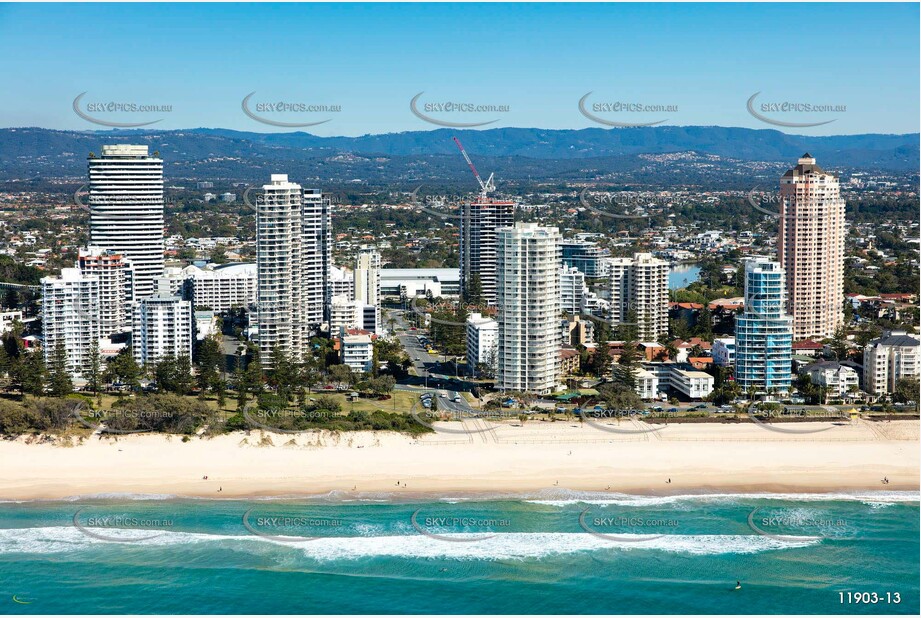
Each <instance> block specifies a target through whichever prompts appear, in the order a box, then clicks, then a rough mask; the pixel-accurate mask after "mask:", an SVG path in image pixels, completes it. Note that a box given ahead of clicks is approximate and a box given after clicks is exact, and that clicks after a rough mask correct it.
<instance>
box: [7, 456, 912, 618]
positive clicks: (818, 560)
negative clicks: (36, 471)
mask: <svg viewBox="0 0 921 618" xmlns="http://www.w3.org/2000/svg"><path fill="white" fill-rule="evenodd" d="M88 473H91V472H89V471H88ZM918 522H919V495H918V493H917V492H866V493H863V494H825V495H810V494H752V495H747V494H722V495H686V496H668V497H664V496H663V497H653V496H633V495H625V494H617V493H593V492H572V491H568V490H563V489H553V490H546V491H542V492H537V493H534V494H529V495H482V496H476V497H472V496H468V497H463V498H461V497H454V498H450V499H447V498H432V497H428V498H418V499H407V498H406V497H405V496H400V497H395V496H391V495H368V494H356V495H349V494H342V493H335V494H329V495H323V496H314V497H311V498H290V499H260V500H211V499H209V500H191V499H173V498H171V497H169V496H95V497H88V498H80V499H74V500H66V501H28V502H3V503H0V589H2V592H3V595H4V596H3V598H0V608H2V612H3V613H6V614H83V613H164V614H171V613H182V614H189V613H192V614H195V613H202V614H225V613H226V614H238V613H243V614H295V613H308V614H309V613H324V614H359V613H388V614H391V613H408V614H417V613H435V614H456V613H473V614H480V613H482V614H552V613H560V614H599V613H608V614H624V613H627V614H646V613H662V614H683V613H690V614H699V613H713V614H724V613H732V614H775V613H806V614H809V613H822V614H825V613H855V614H871V613H887V614H918V613H919V583H918V582H919V523H918ZM737 581H738V582H740V584H741V587H740V588H738V589H736V582H737Z"/></svg>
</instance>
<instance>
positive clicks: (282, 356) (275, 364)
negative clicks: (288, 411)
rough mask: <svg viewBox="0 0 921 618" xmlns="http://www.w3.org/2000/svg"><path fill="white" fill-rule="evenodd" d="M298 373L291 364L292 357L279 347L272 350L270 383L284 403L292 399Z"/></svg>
mask: <svg viewBox="0 0 921 618" xmlns="http://www.w3.org/2000/svg"><path fill="white" fill-rule="evenodd" d="M297 373H298V372H297V367H295V365H294V363H292V362H291V357H290V356H288V354H287V353H285V351H284V350H282V349H281V348H280V347H279V346H277V345H276V346H274V347H273V348H272V358H271V364H270V367H269V373H268V382H269V385H270V386H272V387H273V388H274V389H275V392H276V393H278V396H279V397H281V398H282V399H283V400H284V401H288V400H289V399H290V398H291V392H292V389H293V388H294V387H295V386H296V385H297V380H298V375H297Z"/></svg>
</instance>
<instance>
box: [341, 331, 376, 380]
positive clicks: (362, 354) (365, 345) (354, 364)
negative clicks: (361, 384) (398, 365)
mask: <svg viewBox="0 0 921 618" xmlns="http://www.w3.org/2000/svg"><path fill="white" fill-rule="evenodd" d="M340 355H341V359H342V364H343V365H348V366H349V367H351V368H352V369H353V370H354V371H362V372H368V371H371V369H372V364H373V362H374V342H373V341H372V340H371V335H346V336H344V337H342V340H341V347H340Z"/></svg>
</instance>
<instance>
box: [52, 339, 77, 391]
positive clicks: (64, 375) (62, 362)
mask: <svg viewBox="0 0 921 618" xmlns="http://www.w3.org/2000/svg"><path fill="white" fill-rule="evenodd" d="M48 380H49V384H48V386H49V388H48V390H49V393H50V394H51V396H52V397H66V396H67V395H70V394H71V393H72V392H74V383H73V380H72V379H71V377H70V372H69V371H68V370H67V348H66V347H64V342H63V341H58V342H57V343H56V344H55V346H54V350H53V351H52V352H51V366H50V367H49V368H48Z"/></svg>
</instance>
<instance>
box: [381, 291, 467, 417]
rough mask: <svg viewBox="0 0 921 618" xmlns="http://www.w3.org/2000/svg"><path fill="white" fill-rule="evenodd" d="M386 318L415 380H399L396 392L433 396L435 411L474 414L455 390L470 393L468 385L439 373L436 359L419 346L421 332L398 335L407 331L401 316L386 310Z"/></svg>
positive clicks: (407, 332) (408, 331) (465, 400)
mask: <svg viewBox="0 0 921 618" xmlns="http://www.w3.org/2000/svg"><path fill="white" fill-rule="evenodd" d="M388 315H389V316H391V317H393V319H394V322H395V323H396V326H397V328H396V329H395V330H396V332H397V339H399V341H400V345H402V346H403V349H404V350H406V354H407V355H408V356H409V360H410V361H411V362H412V364H413V367H414V368H415V369H416V376H410V377H409V378H407V379H405V380H402V381H401V383H400V384H398V385H397V386H396V388H398V389H400V390H405V391H410V392H416V393H419V395H422V393H424V392H430V393H432V394H433V396H434V397H436V398H437V399H438V409H439V410H443V411H449V412H458V413H463V414H471V413H473V412H475V410H474V409H473V408H472V407H471V406H470V404H469V403H468V402H467V399H466V398H465V397H464V394H463V393H462V392H461V391H460V390H455V389H464V390H470V389H469V385H468V384H467V383H466V382H465V381H464V380H463V379H462V378H460V379H459V378H455V377H454V376H453V375H447V374H444V373H442V372H441V361H439V357H437V356H434V355H432V354H429V353H428V352H427V351H426V350H425V348H424V347H423V346H422V344H421V343H419V335H425V331H421V330H405V331H404V332H400V330H401V329H405V328H407V324H406V321H405V320H404V319H403V315H402V312H401V311H397V310H393V309H390V310H388ZM441 393H445V394H446V396H445V397H440V396H439V395H440V394H441ZM455 397H457V398H458V399H459V401H454V398H455Z"/></svg>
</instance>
